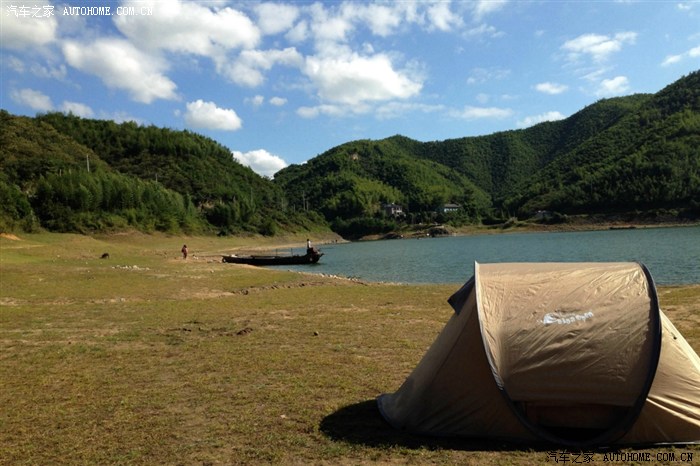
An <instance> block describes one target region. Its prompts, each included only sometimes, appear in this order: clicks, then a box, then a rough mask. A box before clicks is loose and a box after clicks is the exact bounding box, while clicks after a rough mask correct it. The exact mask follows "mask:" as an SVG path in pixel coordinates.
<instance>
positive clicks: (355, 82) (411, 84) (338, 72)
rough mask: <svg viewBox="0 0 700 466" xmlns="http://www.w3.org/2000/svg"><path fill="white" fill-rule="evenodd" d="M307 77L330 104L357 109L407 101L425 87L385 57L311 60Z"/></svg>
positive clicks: (355, 55)
mask: <svg viewBox="0 0 700 466" xmlns="http://www.w3.org/2000/svg"><path fill="white" fill-rule="evenodd" d="M304 73H305V74H306V75H307V76H308V77H309V78H310V79H311V81H312V82H313V83H314V84H315V85H316V87H317V89H318V93H319V96H320V97H321V98H322V99H323V100H326V101H330V102H334V103H341V104H349V105H357V104H361V103H364V102H368V101H381V100H391V99H406V98H409V97H413V96H415V95H416V94H418V93H419V92H420V90H421V88H422V87H423V83H422V81H421V80H420V79H419V78H416V77H411V76H408V73H407V72H402V71H397V70H395V69H394V68H393V66H392V63H391V60H390V59H389V57H388V56H386V55H383V54H378V55H374V56H371V57H362V56H359V55H357V54H352V55H350V56H344V57H337V58H333V57H327V58H322V57H318V56H315V57H308V58H307V60H306V66H305V68H304Z"/></svg>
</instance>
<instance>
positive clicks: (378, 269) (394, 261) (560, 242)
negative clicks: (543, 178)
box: [287, 226, 700, 285]
mask: <svg viewBox="0 0 700 466" xmlns="http://www.w3.org/2000/svg"><path fill="white" fill-rule="evenodd" d="M319 248H320V249H321V251H322V252H324V253H325V255H324V256H323V257H322V258H321V261H320V262H319V263H318V264H316V265H314V266H291V267H287V268H288V269H289V270H298V271H304V272H312V273H323V274H332V275H339V276H344V277H356V278H359V279H362V280H367V281H378V282H396V283H460V284H461V283H464V282H465V281H466V280H467V279H469V277H471V276H472V275H473V273H474V261H477V262H481V263H490V262H620V261H632V262H641V263H643V264H644V265H646V266H647V268H648V269H649V271H650V272H651V274H652V276H653V277H654V281H655V282H656V283H657V284H659V285H680V284H691V283H700V226H694V227H678V228H676V227H671V228H638V229H630V230H603V231H576V232H556V233H549V232H548V233H506V234H493V235H472V236H450V237H440V238H423V239H400V240H383V241H362V242H355V243H343V244H331V245H321V246H320V247H319Z"/></svg>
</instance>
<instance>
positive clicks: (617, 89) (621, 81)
mask: <svg viewBox="0 0 700 466" xmlns="http://www.w3.org/2000/svg"><path fill="white" fill-rule="evenodd" d="M629 89H630V87H629V80H628V79H627V77H625V76H616V77H614V78H612V79H604V80H603V81H601V83H600V85H599V86H598V90H597V91H596V95H597V96H598V97H610V96H616V95H621V94H624V93H626V92H628V91H629Z"/></svg>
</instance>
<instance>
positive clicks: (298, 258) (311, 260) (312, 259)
mask: <svg viewBox="0 0 700 466" xmlns="http://www.w3.org/2000/svg"><path fill="white" fill-rule="evenodd" d="M322 255H323V253H322V252H320V251H318V250H316V249H309V250H307V251H306V254H304V255H301V254H295V255H291V256H257V255H255V256H252V255H251V256H238V255H235V254H231V255H226V256H222V259H221V262H228V263H231V264H248V265H302V264H315V263H316V262H318V260H319V259H320V258H321V256H322Z"/></svg>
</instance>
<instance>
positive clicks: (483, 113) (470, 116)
mask: <svg viewBox="0 0 700 466" xmlns="http://www.w3.org/2000/svg"><path fill="white" fill-rule="evenodd" d="M451 115H452V116H453V117H455V118H462V119H464V120H483V119H491V118H493V119H503V118H508V117H509V116H511V115H513V110H511V109H509V108H498V107H472V106H469V105H467V106H466V107H464V108H463V109H462V110H453V111H452V112H451Z"/></svg>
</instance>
